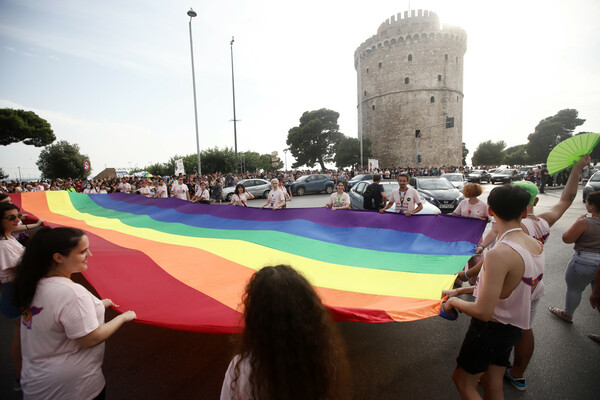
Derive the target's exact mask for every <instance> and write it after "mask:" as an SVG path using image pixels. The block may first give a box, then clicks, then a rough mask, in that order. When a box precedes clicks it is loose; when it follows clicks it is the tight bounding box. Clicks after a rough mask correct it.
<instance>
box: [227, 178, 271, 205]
mask: <svg viewBox="0 0 600 400" xmlns="http://www.w3.org/2000/svg"><path fill="white" fill-rule="evenodd" d="M238 183H241V184H242V185H244V187H245V188H246V189H248V192H250V193H252V196H254V197H264V198H267V197H268V196H269V191H270V190H271V183H270V182H269V181H266V180H264V179H243V180H241V181H239V182H238ZM234 191H235V186H229V187H226V188H224V189H223V200H226V201H231V196H233V193H234Z"/></svg>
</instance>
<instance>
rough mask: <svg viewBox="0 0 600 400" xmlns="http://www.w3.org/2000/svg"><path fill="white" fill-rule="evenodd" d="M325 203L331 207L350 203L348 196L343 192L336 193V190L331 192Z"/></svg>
mask: <svg viewBox="0 0 600 400" xmlns="http://www.w3.org/2000/svg"><path fill="white" fill-rule="evenodd" d="M327 204H331V206H332V207H338V208H339V207H343V206H345V205H346V204H350V196H349V195H348V193H345V192H344V193H342V194H338V193H337V192H336V193H331V196H330V197H329V203H327Z"/></svg>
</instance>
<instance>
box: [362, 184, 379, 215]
mask: <svg viewBox="0 0 600 400" xmlns="http://www.w3.org/2000/svg"><path fill="white" fill-rule="evenodd" d="M377 187H379V185H378V184H376V183H371V184H370V185H369V186H367V189H366V190H365V191H364V193H363V199H364V201H363V208H364V209H365V210H379V204H374V203H375V202H374V200H375V188H377Z"/></svg>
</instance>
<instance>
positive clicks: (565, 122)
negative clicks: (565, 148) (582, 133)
mask: <svg viewBox="0 0 600 400" xmlns="http://www.w3.org/2000/svg"><path fill="white" fill-rule="evenodd" d="M578 115H579V112H578V111H577V110H574V109H565V110H560V111H559V112H557V113H556V114H555V115H553V116H551V117H548V118H545V119H543V120H541V121H540V123H539V124H538V125H537V126H536V127H535V131H534V132H533V133H532V134H530V135H529V136H527V139H528V140H529V142H528V143H527V154H529V156H530V157H531V161H532V162H535V163H539V162H544V161H546V159H547V158H548V154H549V153H550V150H551V148H552V146H553V145H554V144H555V141H556V138H557V137H558V138H559V139H560V140H561V141H562V140H565V139H568V138H570V137H571V136H573V131H574V130H575V128H577V127H578V126H579V125H582V124H583V123H584V122H585V119H581V118H577V117H578Z"/></svg>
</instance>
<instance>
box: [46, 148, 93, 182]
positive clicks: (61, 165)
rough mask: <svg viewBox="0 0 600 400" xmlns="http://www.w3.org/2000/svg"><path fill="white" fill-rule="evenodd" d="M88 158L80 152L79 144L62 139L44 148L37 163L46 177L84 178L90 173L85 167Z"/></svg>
mask: <svg viewBox="0 0 600 400" xmlns="http://www.w3.org/2000/svg"><path fill="white" fill-rule="evenodd" d="M87 158H88V156H87V155H84V154H81V153H80V152H79V146H78V145H76V144H71V143H69V142H67V141H66V140H61V141H58V142H56V143H54V144H52V145H50V146H47V147H46V148H44V149H43V150H42V151H41V152H40V157H39V159H38V161H37V163H36V164H37V166H38V168H39V169H40V171H41V172H42V177H43V178H46V179H56V178H63V179H64V178H80V179H83V178H86V177H87V176H88V175H89V174H90V171H85V170H84V168H83V162H84V161H85V160H86V159H87Z"/></svg>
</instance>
